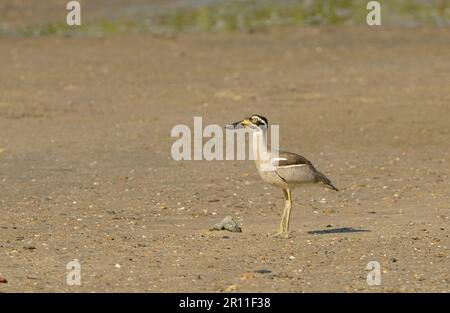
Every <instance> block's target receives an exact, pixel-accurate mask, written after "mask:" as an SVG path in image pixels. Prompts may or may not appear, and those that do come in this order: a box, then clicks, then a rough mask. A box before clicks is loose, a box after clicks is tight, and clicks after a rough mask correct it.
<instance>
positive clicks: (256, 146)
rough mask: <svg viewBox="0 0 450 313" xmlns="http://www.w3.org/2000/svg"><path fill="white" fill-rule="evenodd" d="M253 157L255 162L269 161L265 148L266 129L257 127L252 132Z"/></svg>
mask: <svg viewBox="0 0 450 313" xmlns="http://www.w3.org/2000/svg"><path fill="white" fill-rule="evenodd" d="M253 157H254V158H255V161H256V163H260V162H263V161H270V153H269V151H268V148H267V130H266V129H260V128H258V129H257V130H256V131H255V132H254V133H253Z"/></svg>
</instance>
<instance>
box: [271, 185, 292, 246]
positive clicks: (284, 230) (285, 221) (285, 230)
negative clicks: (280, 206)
mask: <svg viewBox="0 0 450 313" xmlns="http://www.w3.org/2000/svg"><path fill="white" fill-rule="evenodd" d="M283 194H284V199H285V205H284V210H283V216H282V217H281V223H280V229H279V230H278V232H276V233H275V234H274V235H273V237H278V238H289V218H290V215H291V204H292V199H291V191H290V190H289V189H283Z"/></svg>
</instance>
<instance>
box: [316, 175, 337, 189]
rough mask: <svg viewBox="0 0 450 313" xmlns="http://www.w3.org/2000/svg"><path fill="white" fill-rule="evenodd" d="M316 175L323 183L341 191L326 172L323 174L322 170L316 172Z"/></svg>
mask: <svg viewBox="0 0 450 313" xmlns="http://www.w3.org/2000/svg"><path fill="white" fill-rule="evenodd" d="M316 177H317V180H318V181H319V182H321V183H323V184H324V185H325V187H327V188H329V189H332V190H334V191H339V189H337V188H336V187H335V186H334V185H333V183H332V182H331V180H329V179H328V177H326V176H325V175H324V174H322V173H321V172H316Z"/></svg>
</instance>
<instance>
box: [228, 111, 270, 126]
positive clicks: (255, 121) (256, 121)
mask: <svg viewBox="0 0 450 313" xmlns="http://www.w3.org/2000/svg"><path fill="white" fill-rule="evenodd" d="M243 127H244V128H245V127H250V128H253V129H257V128H260V129H267V128H268V127H269V122H268V121H267V119H266V118H265V117H264V116H261V115H257V114H253V115H250V116H249V117H246V118H244V119H243V120H242V121H239V122H236V123H232V124H231V125H227V126H226V128H227V129H238V128H243Z"/></svg>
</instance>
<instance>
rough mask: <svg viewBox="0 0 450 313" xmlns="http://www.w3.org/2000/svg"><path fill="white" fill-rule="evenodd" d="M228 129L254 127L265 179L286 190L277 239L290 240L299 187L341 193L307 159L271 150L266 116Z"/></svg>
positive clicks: (255, 152) (255, 116)
mask: <svg viewBox="0 0 450 313" xmlns="http://www.w3.org/2000/svg"><path fill="white" fill-rule="evenodd" d="M225 128H226V129H233V130H234V129H239V128H250V129H251V131H252V133H253V145H252V148H253V157H254V159H255V163H256V168H257V170H258V173H259V175H260V176H261V178H262V179H263V180H264V181H265V182H267V183H269V184H271V185H273V186H277V187H280V188H281V189H282V191H283V195H284V199H285V206H284V210H283V214H282V218H281V223H280V226H279V229H278V231H277V232H276V233H275V234H273V235H272V236H273V237H275V238H282V239H287V238H289V221H290V217H291V209H292V190H293V189H294V188H296V187H300V186H307V185H315V184H319V185H321V186H323V187H325V188H328V189H331V190H334V191H339V190H338V189H337V188H336V187H335V186H334V185H333V183H332V182H331V180H330V179H329V178H328V177H326V176H325V175H324V174H322V173H321V172H319V171H318V170H317V169H316V168H315V167H314V165H313V164H312V163H311V161H309V160H308V159H306V158H305V157H303V156H301V155H298V154H295V153H292V152H286V151H281V150H269V148H268V146H267V130H268V128H269V122H268V120H267V118H265V117H264V116H261V115H258V114H253V115H250V116H248V117H246V118H244V119H243V120H242V121H239V122H235V123H232V124H229V125H227V126H226V127H225Z"/></svg>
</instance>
